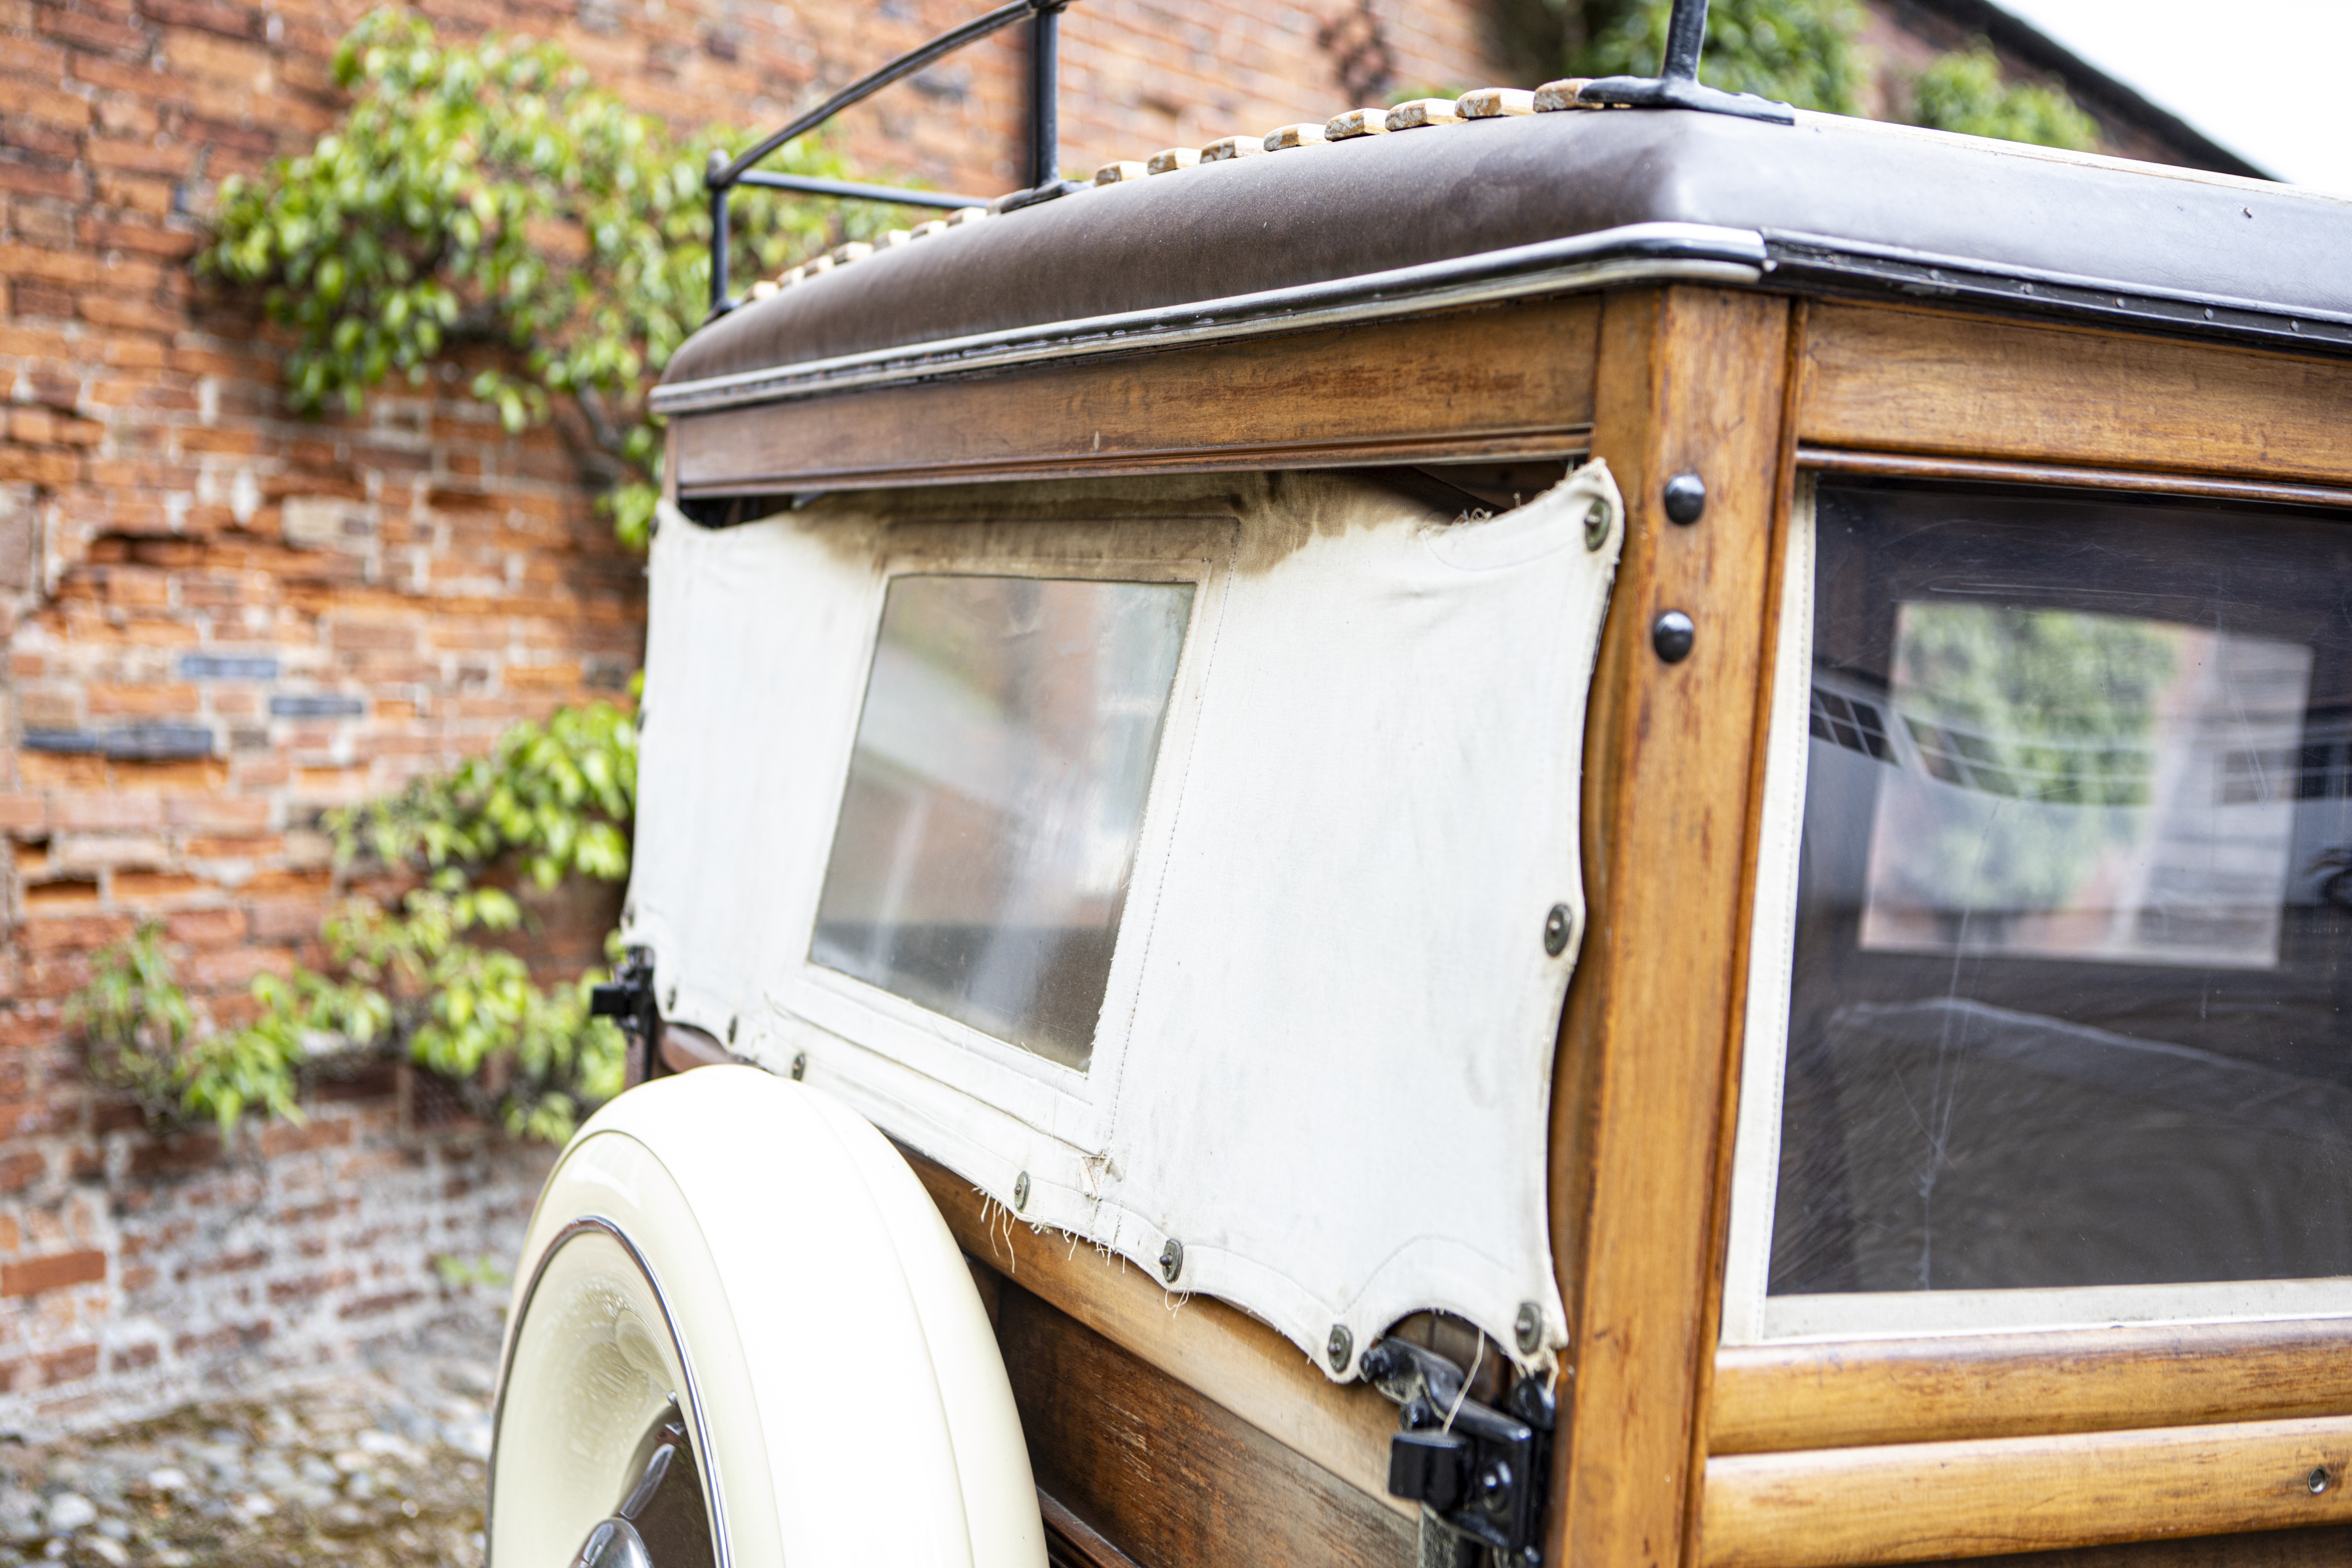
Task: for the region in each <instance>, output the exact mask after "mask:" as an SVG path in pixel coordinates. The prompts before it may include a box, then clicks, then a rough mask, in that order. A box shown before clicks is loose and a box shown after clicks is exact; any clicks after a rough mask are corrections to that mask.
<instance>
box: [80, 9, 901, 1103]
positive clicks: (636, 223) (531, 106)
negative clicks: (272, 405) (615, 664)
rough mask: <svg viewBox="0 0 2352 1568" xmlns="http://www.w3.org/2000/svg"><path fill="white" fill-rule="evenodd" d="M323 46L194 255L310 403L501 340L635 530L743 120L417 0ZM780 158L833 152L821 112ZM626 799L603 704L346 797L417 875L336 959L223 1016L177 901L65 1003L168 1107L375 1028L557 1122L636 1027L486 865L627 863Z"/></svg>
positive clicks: (298, 401)
mask: <svg viewBox="0 0 2352 1568" xmlns="http://www.w3.org/2000/svg"><path fill="white" fill-rule="evenodd" d="M334 70H335V78H336V79H337V81H338V82H340V83H341V85H342V87H343V88H344V89H346V91H347V92H348V93H349V94H350V104H349V107H348V109H347V110H346V111H345V112H344V114H343V115H342V117H341V121H339V123H338V124H337V125H336V126H335V127H334V128H333V129H332V130H331V131H330V132H328V133H327V134H326V135H324V136H321V137H320V139H319V140H318V142H317V143H316V144H315V145H314V146H313V147H312V148H311V150H310V152H309V153H304V154H303V155H301V156H299V157H295V158H289V159H284V160H281V161H280V162H279V163H277V164H276V165H275V166H274V167H273V168H272V170H271V171H270V174H268V177H267V178H264V179H261V180H257V181H243V180H237V179H231V180H228V181H226V182H225V183H224V184H223V186H222V189H221V193H220V206H219V212H218V216H217V218H216V220H215V227H214V234H213V237H212V239H211V242H210V243H209V245H208V246H207V247H205V249H204V251H203V252H202V253H201V254H200V256H199V258H198V261H197V265H198V267H199V268H200V270H202V271H203V272H205V273H206V274H208V275H209V276H211V277H212V278H214V279H216V280H218V281H219V282H220V283H222V284H224V285H226V286H228V287H231V288H239V289H257V290H258V291H259V293H260V299H261V303H262V305H263V308H264V309H265V310H266V312H267V313H268V317H269V318H270V320H271V321H274V322H275V323H277V324H278V326H279V327H281V328H283V329H285V330H286V331H288V332H289V333H290V335H291V339H292V342H291V346H290V348H289V352H288V355H287V360H286V393H287V397H288V400H289V402H290V403H291V404H292V405H293V406H294V407H295V409H296V410H298V411H299V412H302V413H305V414H320V413H323V412H326V411H328V410H330V409H331V408H333V407H334V406H336V405H341V406H343V407H346V408H349V409H352V410H357V409H358V408H360V407H361V406H362V405H363V404H364V402H365V400H366V397H367V395H368V393H369V392H370V391H371V390H372V389H373V388H375V387H378V386H380V385H382V384H384V383H385V382H386V381H387V380H390V379H393V378H395V377H396V378H399V379H402V380H405V381H406V382H408V383H409V384H422V383H423V382H424V381H425V379H426V377H427V375H428V374H430V372H431V370H432V369H433V367H434V366H436V364H439V363H448V362H450V360H451V359H452V356H454V355H456V354H458V353H461V352H463V351H467V350H477V351H478V350H482V349H488V350H494V351H497V352H496V353H494V354H493V355H491V356H490V359H489V363H487V364H483V365H482V366H481V367H480V368H478V370H477V371H476V373H475V374H473V376H472V377H471V379H470V380H469V382H468V384H467V390H468V392H469V393H470V395H472V396H473V397H475V398H477V399H478V400H480V401H481V402H483V403H485V404H488V405H490V406H492V407H494V408H495V409H496V410H497V411H498V414H499V418H500V420H501V421H502V422H503V423H504V425H505V426H506V427H507V429H508V430H509V431H510V432H519V431H520V430H522V429H524V428H526V427H528V426H531V425H534V424H538V423H542V422H545V421H548V420H550V419H551V418H555V417H556V416H558V414H559V412H560V411H561V410H562V409H563V408H564V407H565V406H567V405H568V406H569V407H570V408H571V409H572V410H573V411H574V412H576V415H577V418H576V420H573V421H570V422H568V426H576V428H577V429H579V430H584V431H585V432H586V433H587V437H588V439H587V442H586V444H585V447H584V448H583V449H582V453H581V455H582V457H583V460H584V464H583V466H584V468H585V470H586V477H588V478H589V479H592V480H593V481H594V482H595V483H597V484H599V485H600V486H601V487H602V489H603V492H604V493H603V497H602V501H603V504H604V506H605V508H606V509H607V510H609V511H610V513H611V514H612V517H613V521H614V527H615V529H616V531H618V533H619V535H620V537H621V538H622V539H623V541H624V542H628V543H630V544H632V545H640V546H641V545H642V544H643V543H644V542H645V540H646V538H647V537H648V534H649V531H650V525H651V522H652V518H653V510H654V502H655V499H656V495H657V494H658V486H659V482H660V461H661V443H660V433H659V429H658V426H657V422H656V420H655V419H654V418H653V416H651V414H650V413H649V411H648V410H647V408H646V391H647V389H648V388H649V386H650V384H651V383H652V381H653V380H654V378H655V377H656V375H657V374H659V372H660V370H661V368H662V367H663V366H664V365H665V364H667V363H668V360H669V356H670V355H671V353H674V352H675V351H676V349H677V346H678V344H679V343H681V342H684V341H685V338H686V336H687V334H688V332H690V331H692V330H693V329H694V328H695V327H696V326H697V325H698V323H699V322H700V321H701V320H702V317H703V313H704V310H705V306H706V304H707V301H708V299H709V278H710V264H709V240H710V226H709V206H708V204H707V202H706V200H705V197H704V194H703V188H702V171H703V168H704V165H705V161H706V159H707V158H708V156H709V153H710V152H711V151H712V150H713V149H714V148H725V147H728V146H730V145H731V144H734V139H733V138H732V137H730V135H728V134H727V133H726V132H723V131H719V130H713V129H706V130H703V131H700V132H695V133H692V134H687V135H679V134H675V133H673V132H672V131H671V129H670V128H669V127H667V125H665V124H664V123H662V122H661V121H658V120H656V119H654V118H652V117H650V116H646V115H642V114H638V113H636V112H635V111H633V110H630V109H628V108H627V107H626V105H625V104H624V103H623V102H622V101H621V100H619V99H618V98H616V97H614V95H613V94H611V93H609V92H606V91H604V90H603V89H599V88H597V87H596V86H595V85H594V84H593V82H591V81H590V79H589V78H588V76H587V73H586V72H585V71H583V69H582V68H580V66H579V65H578V64H577V63H576V62H574V61H573V60H572V59H571V58H569V57H568V56H567V55H565V54H564V53H563V51H562V50H561V49H558V48H555V47H551V46H549V45H546V44H541V43H534V42H532V41H530V40H529V39H507V38H499V37H489V38H486V39H481V40H478V41H468V42H462V43H449V42H446V41H444V40H443V39H441V38H440V37H437V36H436V33H435V31H434V29H433V26H432V25H431V24H430V23H429V22H427V21H425V20H424V19H423V18H421V17H418V16H414V15H410V14H405V13H402V12H398V11H391V10H387V11H380V12H377V13H374V14H373V15H371V16H367V17H366V18H365V19H364V20H362V22H361V23H360V24H359V26H357V27H355V28H354V29H353V30H352V33H351V34H350V35H349V36H348V37H346V38H345V39H344V40H343V42H342V44H341V47H339V48H338V49H337V51H336V54H335V59H334ZM768 166H769V167H772V168H775V169H779V170H782V171H785V172H791V173H797V174H816V175H824V176H832V177H840V176H842V175H843V174H845V170H844V168H843V167H842V164H841V162H840V160H839V159H838V158H837V157H836V156H835V155H834V154H833V153H831V152H829V151H828V150H827V149H826V148H825V147H824V145H823V144H822V143H821V142H818V141H816V140H814V139H808V138H803V139H802V140H800V141H798V142H793V143H790V144H788V145H786V146H785V147H783V148H782V149H781V150H780V151H779V152H778V153H776V154H775V155H774V156H773V157H772V158H771V159H770V161H769V163H768ZM731 215H732V220H733V221H732V223H731V224H730V231H731V237H732V238H731V243H732V245H733V247H734V251H733V253H732V255H731V257H730V262H731V264H732V266H733V267H734V268H736V269H737V271H738V272H739V274H744V275H751V276H756V275H758V274H759V273H761V272H772V271H774V270H776V269H778V268H781V267H782V266H783V265H784V264H785V263H786V261H787V260H789V259H790V258H791V257H792V256H793V253H794V252H795V251H807V250H812V249H816V248H822V247H827V246H830V245H833V244H835V243H837V242H838V241H839V240H841V239H843V238H845V237H862V236H865V235H867V234H870V233H874V232H878V230H879V229H880V228H881V226H883V221H884V220H883V218H882V216H881V210H880V209H877V208H872V207H866V206H859V205H817V204H814V203H806V202H793V201H790V200H787V199H783V198H781V197H778V196H776V195H774V194H773V193H770V192H762V191H756V190H749V189H746V190H743V191H739V192H738V194H737V199H736V201H735V202H734V203H733V205H732V208H731ZM747 268H748V269H749V271H748V273H746V272H745V269H747ZM471 357H472V358H473V359H474V361H475V362H477V363H479V362H480V361H481V359H482V358H483V356H482V355H481V354H479V353H475V354H473V355H472V356H471ZM635 801H636V731H635V724H634V721H633V720H632V719H631V717H630V716H629V714H628V713H626V712H625V710H622V709H620V708H617V707H614V706H612V705H609V704H593V705H590V706H587V707H583V708H576V709H568V710H562V711H559V712H558V713H556V714H555V715H553V716H552V717H551V718H550V719H549V720H548V721H546V722H544V723H537V724H523V725H519V726H517V727H516V728H515V729H513V730H511V731H509V732H508V733H507V734H506V736H505V737H504V738H503V739H502V740H501V741H500V742H499V745H498V747H497V749H496V751H495V752H493V753H492V754H491V755H490V756H488V757H487V758H483V759H480V760H478V761H475V762H472V763H467V764H466V765H465V766H463V767H461V768H459V769H458V770H457V771H456V772H455V773H450V774H447V775H446V776H443V777H440V778H436V779H430V780H426V781H424V782H421V783H418V784H414V785H412V786H411V787H410V788H409V789H407V790H406V791H405V792H404V793H403V794H401V795H397V796H395V797H393V798H391V799H388V800H383V801H378V802H374V803H372V804H369V805H362V806H360V807H358V808H356V809H354V810H352V811H348V812H345V813H341V814H340V815H337V816H333V817H331V819H330V825H331V826H332V827H333V829H334V832H335V837H336V840H337V858H338V862H339V865H340V866H341V868H342V869H343V870H344V871H345V872H347V873H352V872H356V873H359V874H360V875H362V876H363V877H364V878H366V879H369V880H370V881H372V882H373V883H374V884H376V885H379V886H381V885H383V884H386V883H390V884H392V885H394V887H397V888H399V889H401V890H399V891H397V892H394V893H388V894H386V895H385V896H384V897H382V898H376V897H369V896H365V895H359V896H353V897H352V898H350V899H348V900H345V901H344V902H343V904H342V905H341V907H340V908H339V909H337V910H336V911H335V912H334V914H333V915H332V917H331V918H330V919H329V920H328V921H327V922H326V924H325V927H324V929H323V930H322V931H321V932H320V942H319V944H318V950H317V957H318V958H319V959H320V961H321V962H319V963H315V964H313V965H310V966H298V967H297V968H295V969H294V971H293V972H292V973H290V974H288V975H283V976H279V975H266V976H264V977H262V978H261V979H259V980H257V982H256V983H255V984H254V986H253V988H252V993H251V995H250V997H249V999H247V1001H245V1002H244V1003H243V1004H241V1005H237V1006H236V1007H234V1008H226V1007H225V1008H222V1009H220V1011H221V1013H222V1015H224V1016H212V1014H211V1013H210V1012H209V1011H208V1009H207V1007H206V1005H205V1004H203V1003H201V1002H200V1001H198V1000H196V999H194V998H192V997H191V996H190V995H189V994H187V992H186V991H185V990H184V989H183V988H182V986H181V985H180V984H179V981H178V979H177V976H176V975H175V974H174V973H173V966H172V962H171V956H170V952H169V948H168V945H167V943H166V942H165V941H164V938H163V931H162V929H161V928H160V927H156V926H149V927H145V928H142V930H140V931H137V932H135V933H134V934H132V935H131V937H130V938H128V939H127V940H125V941H124V942H121V943H118V944H117V945H115V946H114V947H112V948H110V949H108V950H106V951H105V952H102V953H100V955H99V956H98V958H97V960H96V963H95V965H94V967H93V972H92V976H91V980H90V983H89V984H88V985H87V986H86V987H85V988H84V989H83V990H82V991H81V992H80V993H79V994H77V995H76V996H75V997H74V998H73V999H72V1000H71V1002H70V1003H69V1005H68V1020H69V1022H70V1023H71V1024H72V1025H73V1026H75V1027H76V1028H77V1029H78V1030H79V1033H80V1035H81V1037H82V1038H83V1040H84V1042H85V1044H86V1047H87V1050H88V1061H89V1067H90V1070H91V1073H92V1075H93V1076H94V1077H95V1078H96V1079H98V1080H99V1081H100V1083H102V1084H105V1085H107V1086H109V1087H111V1088H113V1089H117V1090H119V1091H121V1092H122V1093H124V1094H126V1095H127V1096H128V1097H129V1098H131V1100H134V1101H135V1102H136V1103H137V1104H138V1105H139V1106H140V1107H141V1109H142V1110H143V1111H144V1112H145V1113H146V1115H147V1117H148V1119H149V1121H151V1123H152V1124H155V1125H158V1126H165V1125H172V1124H176V1123H178V1122H181V1121H189V1120H201V1119H207V1118H208V1119H211V1120H213V1121H217V1122H218V1123H219V1124H220V1126H221V1127H222V1129H223V1130H224V1131H226V1130H228V1129H229V1128H231V1127H233V1126H234V1125H235V1124H236V1122H237V1121H238V1120H239V1119H240V1118H242V1117H244V1116H246V1115H247V1114H249V1113H265V1114H273V1115H281V1116H299V1114H300V1110H299V1100H300V1093H301V1090H302V1089H303V1087H304V1083H305V1081H306V1079H309V1078H310V1077H313V1076H315V1075H317V1074H320V1073H322V1072H328V1071H332V1070H335V1069H336V1068H337V1067H338V1066H339V1065H340V1064H347V1063H349V1062H351V1061H352V1060H353V1059H354V1058H360V1059H364V1058H370V1057H375V1056H381V1055H387V1054H388V1055H394V1056H398V1057H402V1058H406V1059H409V1060H411V1061H414V1062H415V1063H416V1064H417V1065H419V1066H421V1067H423V1068H427V1069H429V1070H432V1071H434V1072H436V1073H437V1074H439V1075H441V1076H442V1077H443V1078H444V1079H446V1080H447V1081H449V1082H450V1083H451V1084H453V1085H454V1086H456V1088H457V1092H458V1094H459V1096H460V1098H461V1099H462V1100H465V1101H466V1102H467V1104H468V1105H469V1106H470V1108H471V1109H472V1110H475V1111H476V1112H477V1113H478V1114H481V1115H483V1116H486V1117H489V1118H494V1119H496V1120H497V1121H500V1122H502V1123H503V1124H504V1125H505V1126H507V1127H508V1128H509V1130H510V1131H515V1132H517V1133H520V1134H525V1135H530V1136H535V1137H541V1138H549V1139H559V1140H560V1139H562V1138H564V1137H566V1136H568V1135H569V1134H570V1132H571V1131H572V1127H573V1125H574V1124H575V1122H576V1121H577V1119H578V1117H579V1115H580V1114H581V1112H582V1111H583V1110H584V1109H585V1108H586V1107H588V1106H589V1105H592V1104H593V1103H594V1102H596V1101H598V1100H604V1099H606V1098H609V1097H610V1096H611V1095H613V1094H614V1093H615V1092H617V1091H618V1090H619V1088H620V1085H621V1066H622V1047H621V1037H620V1035H619V1032H618V1031H617V1030H616V1029H614V1027H613V1026H612V1025H611V1024H610V1023H608V1022H605V1021H604V1020H601V1019H594V1018H591V1017H590V1016H588V1012H587V991H588V987H589V985H590V984H591V983H592V982H593V980H595V979H596V978H598V976H597V975H595V974H593V973H592V974H589V975H586V976H583V977H582V978H580V979H579V980H577V981H576V982H571V983H565V984H554V985H549V986H542V985H541V984H538V983H537V982H536V981H535V980H534V979H533V977H532V975H531V972H530V966H529V965H528V964H527V963H526V962H525V961H524V959H523V957H522V956H521V955H520V952H517V951H515V944H514V943H513V942H508V941H505V940H504V939H507V938H509V937H510V936H513V935H515V934H517V933H519V932H520V929H521V927H522V926H523V925H524V923H525V916H524V905H523V903H522V901H521V900H518V898H517V897H516V896H515V894H514V893H513V892H512V891H510V890H509V889H507V888H505V887H503V886H501V885H499V883H500V881H501V879H521V880H524V881H527V882H529V883H530V884H533V885H535V886H537V887H539V888H541V889H551V888H553V887H555V886H556V885H557V884H559V883H561V882H562V881H564V880H566V879H573V878H581V879H590V880H595V881H604V882H615V881H619V880H621V879H625V877H626V875H627V873H628V862H629V840H628V826H629V822H630V818H631V816H632V815H633V814H634V812H635Z"/></svg>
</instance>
